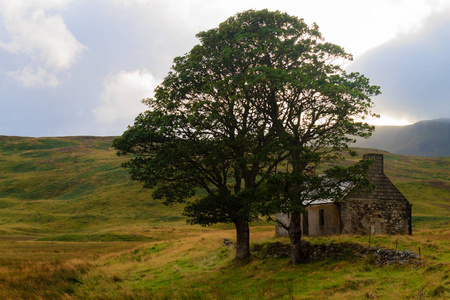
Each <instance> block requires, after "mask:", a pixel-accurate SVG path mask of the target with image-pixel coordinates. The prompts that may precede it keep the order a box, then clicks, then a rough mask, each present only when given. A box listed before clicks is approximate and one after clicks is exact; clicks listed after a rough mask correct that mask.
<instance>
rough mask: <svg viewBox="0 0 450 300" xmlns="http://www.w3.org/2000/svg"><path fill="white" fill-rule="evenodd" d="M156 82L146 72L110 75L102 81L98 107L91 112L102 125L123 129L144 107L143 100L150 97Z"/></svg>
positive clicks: (122, 72) (137, 71)
mask: <svg viewBox="0 0 450 300" xmlns="http://www.w3.org/2000/svg"><path fill="white" fill-rule="evenodd" d="M156 86H157V81H156V80H155V78H154V77H153V75H152V74H151V73H150V72H149V71H147V70H145V69H144V70H135V71H131V72H126V71H121V72H118V73H112V74H110V75H109V76H108V77H107V78H106V79H105V81H104V84H103V90H102V91H101V93H100V95H99V100H100V105H99V106H98V107H97V108H95V109H94V110H93V113H94V115H95V116H96V118H97V120H98V121H100V122H102V123H108V124H113V123H115V124H116V125H117V126H120V128H122V129H125V127H126V125H128V124H129V123H131V121H132V120H134V118H135V117H136V116H137V115H138V114H139V113H141V112H143V111H144V110H145V109H146V106H145V105H144V104H142V103H141V100H142V99H144V98H148V97H152V96H153V91H154V89H155V88H156Z"/></svg>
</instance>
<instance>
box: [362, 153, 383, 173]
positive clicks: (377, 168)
mask: <svg viewBox="0 0 450 300" xmlns="http://www.w3.org/2000/svg"><path fill="white" fill-rule="evenodd" d="M363 159H373V160H375V162H374V163H373V165H371V166H370V168H369V177H371V175H372V176H373V175H380V174H384V168H383V164H384V162H383V154H376V153H368V154H364V155H363Z"/></svg>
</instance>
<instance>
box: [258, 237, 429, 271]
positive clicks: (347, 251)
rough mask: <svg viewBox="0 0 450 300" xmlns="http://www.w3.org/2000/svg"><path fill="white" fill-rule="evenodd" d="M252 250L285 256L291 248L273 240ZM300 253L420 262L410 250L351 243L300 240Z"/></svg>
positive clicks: (382, 262)
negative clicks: (316, 243)
mask: <svg viewBox="0 0 450 300" xmlns="http://www.w3.org/2000/svg"><path fill="white" fill-rule="evenodd" d="M252 251H253V252H263V256H264V257H279V258H285V257H289V256H290V253H291V252H290V251H291V248H290V245H289V244H282V243H280V242H275V243H272V244H268V245H267V246H265V247H262V246H260V245H254V246H253V247H252ZM302 253H303V257H304V258H305V260H318V259H326V258H336V259H353V258H354V257H361V258H364V257H367V256H369V255H372V256H373V259H374V261H375V263H376V264H378V265H391V264H401V265H403V264H410V263H414V264H420V262H421V257H420V255H419V254H417V253H415V252H413V251H410V250H403V251H397V250H393V249H386V248H380V247H364V246H361V245H358V244H352V243H339V244H334V243H331V244H321V245H315V244H311V243H309V242H307V241H302Z"/></svg>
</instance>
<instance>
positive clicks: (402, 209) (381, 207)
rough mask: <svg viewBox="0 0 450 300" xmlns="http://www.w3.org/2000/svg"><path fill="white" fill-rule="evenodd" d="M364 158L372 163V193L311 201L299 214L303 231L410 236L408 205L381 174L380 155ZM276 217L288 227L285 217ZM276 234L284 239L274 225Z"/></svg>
mask: <svg viewBox="0 0 450 300" xmlns="http://www.w3.org/2000/svg"><path fill="white" fill-rule="evenodd" d="M363 158H364V159H373V160H375V162H374V164H373V165H372V166H371V167H370V169H369V173H368V175H369V180H370V181H371V182H372V183H374V184H375V185H376V188H375V190H374V191H373V192H371V193H357V192H352V190H351V189H350V190H349V192H348V193H347V194H346V195H345V197H344V198H343V199H342V200H341V201H338V202H333V201H330V200H320V201H314V202H313V203H311V204H310V205H309V206H308V207H307V208H306V213H304V214H303V215H302V232H303V234H304V235H310V236H326V235H335V234H346V233H348V234H363V235H368V234H369V233H371V234H411V233H412V228H411V206H412V205H411V204H410V203H409V202H408V200H406V198H405V197H404V196H403V195H402V193H400V191H399V190H398V189H397V188H396V187H395V186H394V184H393V183H392V182H391V181H390V180H389V178H388V177H387V176H386V175H385V174H384V170H383V166H384V163H383V155H382V154H366V155H364V157H363ZM277 218H278V219H279V220H281V221H282V222H283V223H285V224H287V222H288V216H287V215H283V214H278V215H277ZM275 232H276V234H277V235H280V236H287V235H288V234H287V231H286V230H285V229H284V228H282V227H279V226H276V228H275Z"/></svg>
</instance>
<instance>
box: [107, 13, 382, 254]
mask: <svg viewBox="0 0 450 300" xmlns="http://www.w3.org/2000/svg"><path fill="white" fill-rule="evenodd" d="M197 37H198V38H199V39H200V43H199V44H198V45H197V46H195V47H194V48H193V49H192V50H191V51H190V52H189V53H187V54H186V55H184V56H181V57H177V58H175V60H174V65H173V67H172V71H171V72H170V73H169V74H168V76H167V77H166V78H165V79H164V81H163V83H162V84H161V85H160V86H159V87H158V88H157V89H156V91H155V96H154V98H150V99H146V100H145V101H144V102H145V103H146V104H147V105H148V108H149V109H148V111H146V112H144V113H142V114H141V115H139V116H138V117H137V118H136V120H135V123H134V125H133V126H131V127H129V128H128V130H127V131H126V132H125V133H124V134H123V135H122V137H119V138H117V139H116V140H115V142H114V145H113V146H114V147H115V148H116V149H118V150H119V154H134V155H135V156H134V157H133V158H132V159H131V160H130V161H129V162H127V163H126V164H125V166H126V167H128V168H130V171H131V175H132V178H133V179H136V180H140V181H143V182H144V184H145V187H148V188H155V192H154V197H155V198H163V199H165V200H166V202H167V203H170V202H174V201H185V200H186V199H188V198H189V197H191V196H193V195H195V192H196V191H197V190H198V188H202V189H203V190H205V191H206V196H199V197H197V198H196V200H194V201H193V202H189V203H188V204H187V206H186V214H187V216H188V217H189V220H190V222H192V223H198V224H202V225H209V224H213V223H217V222H232V223H234V224H235V226H236V231H237V247H236V249H237V253H236V257H237V258H246V257H248V256H249V255H250V251H249V227H248V222H249V221H251V220H252V218H254V217H255V216H256V215H257V214H258V210H260V208H261V205H260V204H261V199H266V200H267V201H268V202H269V203H279V201H278V202H277V201H272V200H274V199H288V197H280V196H279V195H280V194H279V192H276V193H275V192H274V193H271V192H270V193H268V194H267V195H269V197H268V198H267V195H266V194H265V193H264V192H266V191H267V187H268V186H269V185H268V184H267V183H268V180H271V181H272V182H273V176H274V170H275V169H276V166H277V165H278V164H279V163H280V162H282V161H284V160H288V161H289V163H290V165H291V166H292V169H291V171H290V172H288V173H289V174H287V175H289V176H290V177H291V178H290V179H286V180H285V181H284V185H285V186H288V184H287V183H288V182H291V183H292V184H290V185H289V189H290V191H289V193H291V194H292V192H293V191H296V190H301V185H302V184H303V183H302V180H300V179H298V178H303V177H304V175H305V174H308V170H309V169H310V168H312V167H315V166H316V165H317V164H319V163H320V162H323V161H324V160H329V159H332V158H336V157H338V156H339V153H340V151H342V150H348V149H349V148H348V144H349V143H350V142H352V137H351V136H352V135H353V136H364V137H366V136H369V135H370V133H371V131H372V130H373V128H372V127H370V126H368V125H367V124H365V123H363V122H359V121H357V120H358V119H361V118H363V117H365V116H368V115H371V111H370V110H371V108H372V102H371V100H370V96H371V95H375V94H377V93H378V87H375V86H370V85H369V82H368V80H367V78H365V77H364V76H362V75H359V74H357V73H350V74H347V73H346V72H344V70H342V68H341V67H340V65H339V64H337V62H338V63H342V62H344V61H346V60H349V59H351V56H350V55H349V54H347V53H346V52H345V51H344V50H343V49H342V48H341V47H339V46H336V45H333V44H330V43H326V42H324V41H323V39H322V37H321V34H320V32H319V31H318V28H317V26H316V25H313V26H311V27H310V26H308V25H306V24H305V23H304V22H303V20H301V19H298V18H296V17H292V16H289V15H287V14H284V13H280V12H270V11H267V10H261V11H254V10H249V11H246V12H243V13H240V14H237V15H236V16H234V17H231V18H229V19H228V20H227V21H225V22H223V23H221V24H220V25H219V27H218V28H214V29H211V30H209V31H205V32H201V33H199V34H198V35H197ZM287 175H286V176H284V178H287ZM302 176H303V177H302ZM296 178H297V179H296ZM303 181H304V180H303ZM288 202H289V201H288ZM289 203H293V202H292V201H290V202H289ZM271 206H272V207H273V205H268V207H271ZM301 206H302V205H301V203H298V202H297V203H296V205H293V206H292V210H291V211H290V213H291V214H293V215H294V214H297V212H298V213H300V212H301ZM297 207H299V208H298V209H297ZM294 219H295V218H294ZM296 226H297V225H295V226H294V225H292V226H290V228H291V229H290V231H292V232H293V233H295V232H296V230H298V228H297V227H296ZM292 236H295V235H292ZM291 243H294V244H295V245H297V244H296V242H295V240H294V241H292V240H291ZM297 248H298V247H297ZM297 248H295V247H293V249H297ZM297 250H298V249H297ZM297 250H296V251H297Z"/></svg>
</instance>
